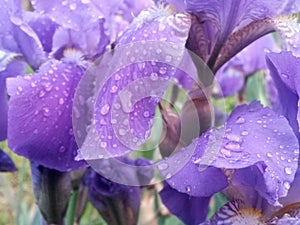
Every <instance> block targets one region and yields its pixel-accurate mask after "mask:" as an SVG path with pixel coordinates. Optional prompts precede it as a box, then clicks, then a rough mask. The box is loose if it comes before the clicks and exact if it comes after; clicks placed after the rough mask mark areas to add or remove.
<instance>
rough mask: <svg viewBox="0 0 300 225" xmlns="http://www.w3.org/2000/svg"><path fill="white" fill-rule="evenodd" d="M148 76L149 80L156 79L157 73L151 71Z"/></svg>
mask: <svg viewBox="0 0 300 225" xmlns="http://www.w3.org/2000/svg"><path fill="white" fill-rule="evenodd" d="M150 78H151V80H153V81H155V80H157V79H158V75H157V73H151V75H150Z"/></svg>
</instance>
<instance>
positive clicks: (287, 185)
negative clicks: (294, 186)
mask: <svg viewBox="0 0 300 225" xmlns="http://www.w3.org/2000/svg"><path fill="white" fill-rule="evenodd" d="M283 186H284V187H285V188H286V189H287V190H289V189H290V188H291V185H290V183H289V182H287V181H285V182H284V183H283Z"/></svg>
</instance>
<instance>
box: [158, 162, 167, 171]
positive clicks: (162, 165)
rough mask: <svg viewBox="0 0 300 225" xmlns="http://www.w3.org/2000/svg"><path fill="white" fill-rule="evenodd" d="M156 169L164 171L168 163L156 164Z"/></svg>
mask: <svg viewBox="0 0 300 225" xmlns="http://www.w3.org/2000/svg"><path fill="white" fill-rule="evenodd" d="M157 168H158V169H159V170H166V169H168V168H169V165H168V163H165V162H162V163H159V164H158V166H157Z"/></svg>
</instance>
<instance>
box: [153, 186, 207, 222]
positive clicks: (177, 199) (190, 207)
mask: <svg viewBox="0 0 300 225" xmlns="http://www.w3.org/2000/svg"><path fill="white" fill-rule="evenodd" d="M159 194H160V197H161V199H162V201H163V203H164V204H165V205H166V206H167V208H168V209H169V210H170V212H171V213H172V214H174V215H176V216H177V217H178V218H179V219H181V220H182V221H183V222H184V223H185V224H187V225H197V224H199V223H201V222H203V221H204V220H205V219H206V215H207V213H208V203H209V200H210V198H209V197H192V196H189V195H188V194H185V193H180V192H178V191H177V190H176V189H173V188H172V187H171V186H169V185H168V184H167V183H165V184H164V188H163V190H162V191H161V192H160V193H159Z"/></svg>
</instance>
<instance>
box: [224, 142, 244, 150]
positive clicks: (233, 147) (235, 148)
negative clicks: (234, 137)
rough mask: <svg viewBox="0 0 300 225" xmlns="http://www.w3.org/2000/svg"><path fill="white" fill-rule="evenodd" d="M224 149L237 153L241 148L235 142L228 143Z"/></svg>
mask: <svg viewBox="0 0 300 225" xmlns="http://www.w3.org/2000/svg"><path fill="white" fill-rule="evenodd" d="M225 148H227V149H229V150H232V151H239V150H240V148H241V145H240V144H239V143H237V142H228V143H227V144H226V145H225Z"/></svg>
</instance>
